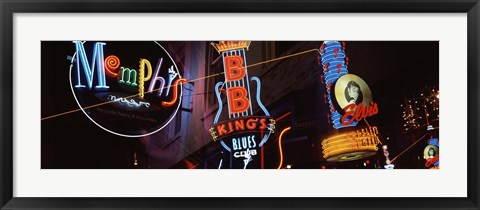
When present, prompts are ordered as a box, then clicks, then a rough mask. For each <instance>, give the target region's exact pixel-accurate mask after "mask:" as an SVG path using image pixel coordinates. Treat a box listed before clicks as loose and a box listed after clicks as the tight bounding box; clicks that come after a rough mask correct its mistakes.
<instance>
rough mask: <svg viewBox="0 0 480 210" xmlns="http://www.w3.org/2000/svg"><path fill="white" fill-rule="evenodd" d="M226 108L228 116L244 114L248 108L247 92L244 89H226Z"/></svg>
mask: <svg viewBox="0 0 480 210" xmlns="http://www.w3.org/2000/svg"><path fill="white" fill-rule="evenodd" d="M227 98H228V106H229V107H230V114H236V113H240V112H245V111H247V110H248V108H250V101H249V100H248V98H247V90H246V89H245V88H244V87H231V88H228V89H227Z"/></svg>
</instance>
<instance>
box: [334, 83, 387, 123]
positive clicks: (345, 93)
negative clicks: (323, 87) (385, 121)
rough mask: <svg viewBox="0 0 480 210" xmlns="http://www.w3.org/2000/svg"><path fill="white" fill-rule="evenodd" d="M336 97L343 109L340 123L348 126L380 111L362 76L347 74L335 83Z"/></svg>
mask: <svg viewBox="0 0 480 210" xmlns="http://www.w3.org/2000/svg"><path fill="white" fill-rule="evenodd" d="M335 99H336V101H337V104H338V105H339V106H340V108H341V110H342V111H343V116H342V118H341V119H340V123H341V124H342V125H343V126H348V125H350V124H352V123H353V122H354V120H355V121H356V122H358V121H361V120H362V119H364V118H366V117H370V116H372V115H375V114H377V113H378V106H377V104H376V103H374V102H372V92H371V91H370V88H369V87H368V85H367V83H365V81H363V80H362V78H360V77H358V76H356V75H353V74H346V75H343V76H341V77H340V78H339V79H338V80H337V82H336V84H335Z"/></svg>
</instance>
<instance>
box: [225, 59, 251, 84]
mask: <svg viewBox="0 0 480 210" xmlns="http://www.w3.org/2000/svg"><path fill="white" fill-rule="evenodd" d="M224 63H225V81H226V82H231V81H235V80H240V79H242V78H243V77H245V74H246V71H245V66H243V58H242V57H240V56H238V55H231V56H227V57H225V60H224Z"/></svg>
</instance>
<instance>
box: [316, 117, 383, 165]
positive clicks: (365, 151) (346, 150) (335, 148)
mask: <svg viewBox="0 0 480 210" xmlns="http://www.w3.org/2000/svg"><path fill="white" fill-rule="evenodd" d="M378 144H380V139H379V137H378V128H377V127H376V126H369V127H366V128H362V129H358V130H355V131H350V132H346V133H339V134H335V135H333V136H330V137H328V138H326V139H324V140H323V141H322V149H323V154H324V155H323V157H324V158H325V159H326V160H327V161H332V162H343V161H352V160H358V159H362V158H365V157H369V156H372V155H375V153H376V151H377V150H378V147H377V145H378Z"/></svg>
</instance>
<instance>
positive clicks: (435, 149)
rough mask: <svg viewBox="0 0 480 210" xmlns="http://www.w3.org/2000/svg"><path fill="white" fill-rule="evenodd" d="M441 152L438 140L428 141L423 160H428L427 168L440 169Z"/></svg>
mask: <svg viewBox="0 0 480 210" xmlns="http://www.w3.org/2000/svg"><path fill="white" fill-rule="evenodd" d="M439 157H440V152H439V143H438V138H431V139H429V140H428V145H427V146H426V147H425V149H424V150H423V158H424V159H425V160H426V162H425V167H427V168H428V167H430V166H432V165H433V167H432V168H435V169H438V168H439V164H440V158H439Z"/></svg>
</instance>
